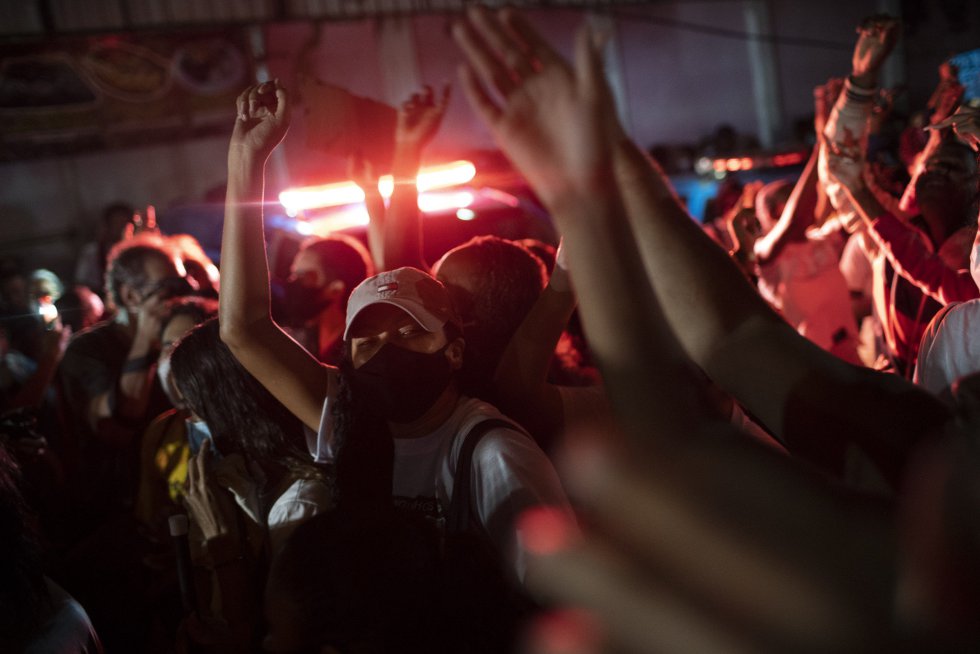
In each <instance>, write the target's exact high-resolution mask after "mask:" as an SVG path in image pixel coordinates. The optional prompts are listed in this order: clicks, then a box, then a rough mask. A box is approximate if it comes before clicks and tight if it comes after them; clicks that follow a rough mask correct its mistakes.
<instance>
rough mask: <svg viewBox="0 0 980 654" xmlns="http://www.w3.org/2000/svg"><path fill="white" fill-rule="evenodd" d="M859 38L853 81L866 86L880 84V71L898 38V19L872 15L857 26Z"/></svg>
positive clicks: (853, 60)
mask: <svg viewBox="0 0 980 654" xmlns="http://www.w3.org/2000/svg"><path fill="white" fill-rule="evenodd" d="M857 33H858V40H857V43H856V44H855V45H854V54H853V56H852V57H851V81H853V82H855V83H856V84H857V85H858V86H861V87H864V88H872V87H874V86H877V85H878V71H879V70H881V65H882V64H883V63H884V61H885V59H886V58H887V57H888V55H889V53H890V52H891V51H892V49H893V48H894V47H895V42H896V41H897V40H898V21H897V20H896V19H894V18H892V17H890V16H884V15H879V16H872V17H871V18H868V19H865V21H864V22H863V23H862V24H861V26H860V27H858V28H857Z"/></svg>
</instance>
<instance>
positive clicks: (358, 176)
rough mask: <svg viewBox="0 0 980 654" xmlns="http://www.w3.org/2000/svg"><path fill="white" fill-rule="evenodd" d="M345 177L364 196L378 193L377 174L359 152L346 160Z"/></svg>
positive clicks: (369, 162)
mask: <svg viewBox="0 0 980 654" xmlns="http://www.w3.org/2000/svg"><path fill="white" fill-rule="evenodd" d="M347 177H348V178H349V179H350V181H352V182H354V183H355V184H357V185H358V186H359V187H360V188H361V190H362V191H364V194H365V195H367V194H369V193H377V192H378V174H377V173H376V172H375V170H374V166H373V165H372V164H371V161H370V160H368V158H367V157H365V156H364V155H363V154H362V153H361V151H360V150H357V151H356V152H354V153H353V154H352V155H351V156H350V157H348V158H347Z"/></svg>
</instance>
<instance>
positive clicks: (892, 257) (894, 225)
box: [828, 153, 980, 304]
mask: <svg viewBox="0 0 980 654" xmlns="http://www.w3.org/2000/svg"><path fill="white" fill-rule="evenodd" d="M828 163H829V170H830V174H831V176H832V177H833V178H834V179H835V181H836V182H837V183H839V184H840V185H841V187H842V188H843V189H844V190H845V192H846V193H847V197H848V199H849V200H850V202H851V205H852V206H853V207H854V208H855V210H856V211H857V214H858V216H860V218H861V220H862V221H863V222H864V224H865V227H866V229H867V234H868V235H869V236H870V237H871V238H872V239H873V240H874V242H875V244H877V246H878V247H879V248H880V249H881V251H882V252H884V253H885V256H886V257H888V261H889V262H890V263H891V264H892V266H893V267H894V268H895V270H896V271H897V272H898V274H900V275H901V276H902V277H904V278H905V279H907V280H908V281H910V282H911V283H913V284H915V285H916V286H918V287H919V288H920V289H922V292H924V293H927V294H928V295H930V296H931V297H932V298H933V299H935V300H936V301H937V302H940V303H942V304H949V303H950V302H965V301H966V300H972V299H973V298H975V297H977V296H978V294H980V292H978V289H977V284H976V282H975V281H974V280H973V275H972V274H971V273H970V271H969V270H968V269H965V268H959V267H954V266H951V265H950V264H949V263H947V261H946V260H945V259H944V258H943V257H941V256H940V255H939V254H938V253H937V252H934V251H933V250H932V248H930V247H929V246H927V245H926V243H925V241H924V237H923V235H922V234H921V233H920V232H919V231H918V230H916V229H915V228H913V227H912V226H910V225H908V224H906V223H903V222H902V221H900V220H898V219H897V218H895V216H893V215H892V214H891V213H889V212H888V211H887V210H886V209H885V208H884V207H882V206H881V203H880V202H878V199H877V197H875V195H874V193H872V192H871V190H870V189H869V188H868V186H867V184H866V183H865V182H864V176H863V175H862V174H861V171H860V167H861V163H860V162H859V161H853V160H850V159H849V158H847V157H845V156H843V155H840V154H835V153H831V154H830V157H829V160H828Z"/></svg>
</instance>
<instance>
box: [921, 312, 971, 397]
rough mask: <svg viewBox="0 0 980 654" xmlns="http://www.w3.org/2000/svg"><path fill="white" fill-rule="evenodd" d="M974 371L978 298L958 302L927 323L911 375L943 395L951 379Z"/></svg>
mask: <svg viewBox="0 0 980 654" xmlns="http://www.w3.org/2000/svg"><path fill="white" fill-rule="evenodd" d="M937 320H938V322H937ZM975 372H980V300H970V301H969V302H963V303H962V304H957V305H955V306H953V307H952V308H951V309H949V311H947V312H945V315H943V313H940V314H937V316H936V318H934V319H933V321H932V322H931V323H929V327H928V328H926V331H925V333H924V334H923V335H922V345H921V346H920V347H919V358H918V361H917V362H916V364H915V375H914V377H913V379H914V381H915V383H917V384H919V385H920V386H922V387H923V388H925V389H926V390H928V391H929V392H931V393H933V394H935V395H940V396H942V395H944V394H946V393H947V392H948V391H949V388H950V386H952V384H953V382H954V381H956V380H957V379H959V378H960V377H965V376H966V375H970V374H973V373H975Z"/></svg>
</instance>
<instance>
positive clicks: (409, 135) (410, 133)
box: [395, 84, 452, 148]
mask: <svg viewBox="0 0 980 654" xmlns="http://www.w3.org/2000/svg"><path fill="white" fill-rule="evenodd" d="M451 89H452V87H451V86H449V84H446V85H445V86H443V87H442V93H441V94H440V95H439V98H438V99H436V96H435V92H434V91H433V90H432V87H431V86H428V85H427V86H426V87H425V88H424V89H423V90H422V92H421V93H413V94H412V97H411V98H409V99H408V100H406V101H405V102H404V103H403V104H402V106H401V107H399V108H398V122H397V124H396V126H395V141H396V142H397V143H399V144H400V145H412V146H415V147H419V148H424V147H425V146H426V145H428V143H429V141H431V140H432V137H433V136H435V134H436V132H437V131H439V125H441V124H442V118H443V116H445V115H446V107H448V106H449V92H450V91H451Z"/></svg>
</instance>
